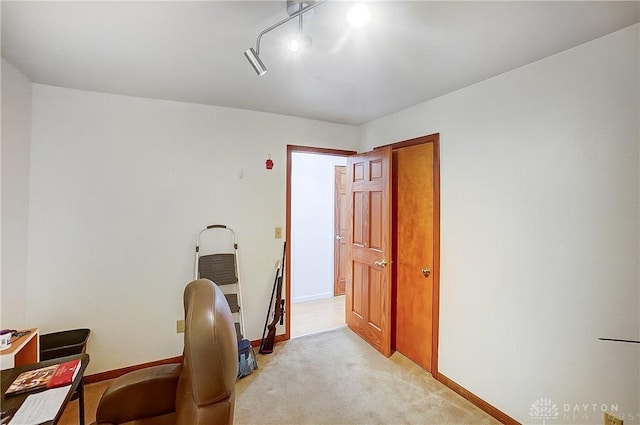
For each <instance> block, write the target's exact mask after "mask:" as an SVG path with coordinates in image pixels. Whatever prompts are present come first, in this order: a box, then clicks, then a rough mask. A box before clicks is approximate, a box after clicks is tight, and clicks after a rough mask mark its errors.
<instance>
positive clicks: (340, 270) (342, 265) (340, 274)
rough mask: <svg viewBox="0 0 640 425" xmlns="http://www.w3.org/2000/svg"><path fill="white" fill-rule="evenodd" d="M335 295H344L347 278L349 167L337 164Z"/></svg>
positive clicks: (335, 191) (334, 258) (334, 224)
mask: <svg viewBox="0 0 640 425" xmlns="http://www.w3.org/2000/svg"><path fill="white" fill-rule="evenodd" d="M334 203H335V216H334V220H333V226H334V232H333V233H334V247H333V274H334V280H333V296H337V295H344V291H345V282H346V279H347V267H346V266H347V236H346V235H347V167H345V166H344V165H336V166H335V190H334Z"/></svg>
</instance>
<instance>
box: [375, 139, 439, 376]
mask: <svg viewBox="0 0 640 425" xmlns="http://www.w3.org/2000/svg"><path fill="white" fill-rule="evenodd" d="M424 143H433V270H432V273H433V294H432V295H433V310H432V318H431V322H432V326H433V328H432V334H431V336H432V338H431V375H433V377H434V378H436V379H438V375H439V373H438V341H439V329H440V133H434V134H429V135H427V136H421V137H416V138H413V139H408V140H403V141H400V142H394V143H390V144H388V145H382V146H376V147H375V148H374V150H376V149H382V148H385V147H387V146H391V148H392V149H400V148H406V147H409V146H415V145H421V144H424Z"/></svg>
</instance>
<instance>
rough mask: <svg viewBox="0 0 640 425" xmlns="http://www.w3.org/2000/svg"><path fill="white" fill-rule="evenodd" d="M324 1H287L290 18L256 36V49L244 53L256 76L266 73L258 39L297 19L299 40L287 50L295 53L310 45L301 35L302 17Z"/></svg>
mask: <svg viewBox="0 0 640 425" xmlns="http://www.w3.org/2000/svg"><path fill="white" fill-rule="evenodd" d="M325 1H326V0H318V1H311V0H307V1H304V0H300V1H297V0H289V1H287V12H288V13H289V15H290V16H289V17H288V18H285V19H283V20H282V21H280V22H278V23H276V24H273V25H271V26H270V27H269V28H267V29H266V30H264V31H262V32H261V33H260V34H258V38H257V40H256V48H255V49H254V48H253V47H250V48H249V49H247V50H246V51H245V52H244V56H245V57H246V58H247V60H248V61H249V63H250V64H251V66H252V67H253V69H254V70H255V71H256V74H258V76H262V75H264V74H265V73H266V72H267V67H266V66H264V63H262V60H261V59H260V39H262V36H263V35H265V34H266V33H268V32H269V31H271V30H274V29H276V28H278V27H279V26H280V25H283V24H285V23H287V22H289V21H290V20H292V19H295V18H298V19H299V23H300V24H299V25H300V34H299V35H300V39H299V40H295V42H294V40H292V41H290V42H289V46H288V47H289V50H291V51H296V50H298V49H299V48H300V46H301V45H310V44H311V39H310V38H309V37H304V36H303V34H302V15H303V14H304V13H305V12H308V11H310V10H311V9H313V8H315V7H317V6H319V5H321V4H322V3H324V2H325ZM295 9H297V10H295Z"/></svg>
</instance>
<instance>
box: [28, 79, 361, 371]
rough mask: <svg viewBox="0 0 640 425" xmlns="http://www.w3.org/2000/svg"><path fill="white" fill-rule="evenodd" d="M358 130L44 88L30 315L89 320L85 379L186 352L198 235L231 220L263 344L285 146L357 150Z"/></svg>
mask: <svg viewBox="0 0 640 425" xmlns="http://www.w3.org/2000/svg"><path fill="white" fill-rule="evenodd" d="M358 134H359V133H358V128H357V127H351V126H344V125H337V124H329V123H323V122H318V121H312V120H304V119H299V118H293V117H287V116H280V115H272V114H265V113H256V112H250V111H242V110H235V109H228V108H220V107H212V106H205V105H194V104H185V103H178V102H168V101H160V100H150V99H140V98H133V97H125V96H116V95H106V94H99V93H91V92H85V91H78V90H70V89H63V88H56V87H50V86H44V85H38V84H35V85H34V89H33V135H32V136H33V137H32V146H31V158H32V161H31V198H30V202H31V204H30V206H31V207H30V211H29V213H30V214H29V257H28V259H29V261H28V271H29V273H28V295H27V321H28V323H29V324H32V325H34V326H40V327H41V328H42V329H43V330H44V331H48V330H54V329H68V328H74V327H85V326H86V327H89V328H91V330H92V336H91V338H90V340H89V352H90V354H91V357H92V359H91V364H90V365H89V368H90V369H89V373H96V372H100V371H105V370H111V369H115V368H119V367H124V366H130V365H132V364H139V363H143V362H148V361H152V360H157V359H163V358H167V357H172V356H176V355H180V354H181V352H182V334H176V332H175V326H176V320H177V319H179V318H182V316H183V310H182V309H183V307H182V291H183V288H184V286H185V285H186V284H187V283H188V282H189V281H190V279H191V278H192V273H193V255H194V244H195V240H196V236H197V234H198V232H199V231H200V230H201V229H203V228H204V227H205V226H206V225H208V224H213V223H222V224H226V225H229V226H231V227H234V228H235V229H236V231H237V232H238V239H239V244H240V246H239V258H240V260H241V278H242V288H243V295H244V297H245V300H244V311H245V320H246V336H247V337H248V338H250V339H259V338H260V337H261V335H262V327H263V321H264V317H265V314H266V310H267V307H268V303H269V296H270V294H271V288H272V283H273V280H272V279H273V276H274V273H275V262H276V261H277V260H278V259H279V258H280V256H281V251H282V239H275V238H274V227H275V226H282V227H284V225H285V186H286V185H285V176H286V172H285V168H286V145H287V144H297V145H312V146H323V147H334V148H337V147H339V148H351V149H353V148H355V147H356V146H357V144H358V143H359V139H358ZM269 154H270V155H271V158H272V159H273V161H274V163H275V167H274V169H273V170H271V171H267V170H266V169H265V160H266V159H267V156H268V155H269ZM119 344H121V345H119Z"/></svg>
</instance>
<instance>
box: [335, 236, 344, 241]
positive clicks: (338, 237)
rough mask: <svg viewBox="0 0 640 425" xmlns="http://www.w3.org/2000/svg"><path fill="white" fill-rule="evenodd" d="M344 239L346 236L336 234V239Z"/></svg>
mask: <svg viewBox="0 0 640 425" xmlns="http://www.w3.org/2000/svg"><path fill="white" fill-rule="evenodd" d="M343 239H344V236H340V235H336V240H339V241H341V240H343Z"/></svg>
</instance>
